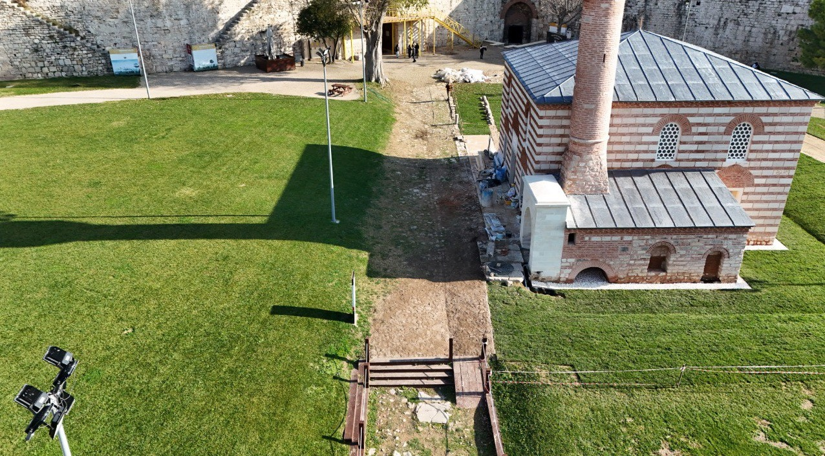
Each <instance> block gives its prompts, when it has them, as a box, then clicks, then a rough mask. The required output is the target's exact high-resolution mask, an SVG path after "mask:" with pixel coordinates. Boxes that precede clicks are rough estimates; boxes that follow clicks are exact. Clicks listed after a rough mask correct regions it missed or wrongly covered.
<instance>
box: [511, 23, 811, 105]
mask: <svg viewBox="0 0 825 456" xmlns="http://www.w3.org/2000/svg"><path fill="white" fill-rule="evenodd" d="M578 50H579V42H578V40H573V41H564V42H561V43H553V44H543V45H538V46H529V47H523V48H519V49H514V50H511V51H506V52H505V53H504V60H505V61H506V62H507V64H508V65H509V66H510V68H511V69H512V71H513V73H514V75H515V76H516V77H517V78H518V79H519V81H521V84H522V85H523V86H524V87H525V88H526V89H527V92H528V93H529V94H530V96H531V97H532V98H533V100H534V101H535V102H536V103H538V104H543V103H570V102H572V101H573V87H574V84H575V73H576V57H577V56H578ZM821 99H822V97H821V96H820V95H818V94H815V93H813V92H810V91H808V90H805V89H803V88H801V87H798V86H796V85H794V84H791V83H790V82H787V81H784V80H782V79H779V78H777V77H775V76H771V75H770V74H768V73H764V72H762V71H759V70H756V69H754V68H751V67H749V66H747V65H743V64H741V63H739V62H737V61H735V60H731V59H729V58H727V57H723V56H721V55H719V54H716V53H714V52H711V51H709V50H707V49H703V48H700V47H698V46H694V45H692V44H689V43H685V42H682V41H678V40H674V39H672V38H668V37H665V36H662V35H657V34H655V33H651V32H647V31H644V30H637V31H635V32H627V33H623V34H622V36H621V41H620V44H619V65H618V67H617V69H616V84H615V88H614V91H613V101H627V102H634V101H641V102H645V101H782V100H784V101H790V100H821Z"/></svg>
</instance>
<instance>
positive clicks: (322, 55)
mask: <svg viewBox="0 0 825 456" xmlns="http://www.w3.org/2000/svg"><path fill="white" fill-rule="evenodd" d="M316 54H317V55H318V57H320V58H321V65H323V67H324V102H325V103H326V106H327V150H328V152H329V196H330V200H331V201H332V223H338V219H337V218H335V183H334V182H335V180H334V179H333V176H332V134H331V133H330V128H329V90H328V89H327V59H328V58H329V49H328V48H327V49H319V50H318V52H317V53H316ZM365 93H366V92H365Z"/></svg>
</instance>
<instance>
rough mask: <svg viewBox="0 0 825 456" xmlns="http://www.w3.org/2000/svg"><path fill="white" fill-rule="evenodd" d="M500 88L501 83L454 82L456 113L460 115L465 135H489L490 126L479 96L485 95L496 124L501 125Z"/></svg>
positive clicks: (462, 130)
mask: <svg viewBox="0 0 825 456" xmlns="http://www.w3.org/2000/svg"><path fill="white" fill-rule="evenodd" d="M501 88H502V84H487V83H475V84H455V85H454V90H453V94H454V96H455V100H456V105H457V106H458V107H457V109H458V115H459V116H460V117H461V132H462V133H463V134H465V135H489V134H490V127H488V126H487V121H486V120H485V117H484V109H482V107H481V96H482V95H486V96H487V100H489V102H490V110H492V111H493V117H495V119H496V126H499V125H501Z"/></svg>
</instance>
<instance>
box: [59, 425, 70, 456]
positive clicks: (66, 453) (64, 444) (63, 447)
mask: <svg viewBox="0 0 825 456" xmlns="http://www.w3.org/2000/svg"><path fill="white" fill-rule="evenodd" d="M56 434H57V440H58V441H59V442H60V451H62V452H63V456H72V450H70V449H69V440H68V439H67V438H66V431H65V430H63V423H60V425H58V426H57V432H56Z"/></svg>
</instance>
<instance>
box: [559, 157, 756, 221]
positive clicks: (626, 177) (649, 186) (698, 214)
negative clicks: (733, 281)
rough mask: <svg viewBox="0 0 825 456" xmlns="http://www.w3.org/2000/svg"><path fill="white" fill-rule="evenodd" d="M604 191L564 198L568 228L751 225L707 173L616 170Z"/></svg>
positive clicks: (717, 178)
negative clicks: (605, 192)
mask: <svg viewBox="0 0 825 456" xmlns="http://www.w3.org/2000/svg"><path fill="white" fill-rule="evenodd" d="M608 182H609V184H610V193H607V194H604V195H568V199H569V201H570V212H569V214H568V217H567V227H568V228H703V227H708V228H711V227H715V228H722V227H728V228H730V227H737V228H740V227H741V228H744V227H751V226H753V225H754V223H753V220H751V218H750V217H748V214H747V213H746V212H745V210H744V209H742V206H740V205H739V203H737V202H736V200H735V199H734V198H733V195H732V194H731V193H730V191H729V190H728V188H727V187H726V186H725V184H724V183H723V182H722V180H721V179H720V178H719V176H718V175H717V174H716V173H715V172H713V171H683V170H638V171H637V170H633V171H625V170H617V171H611V172H609V174H608Z"/></svg>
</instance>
